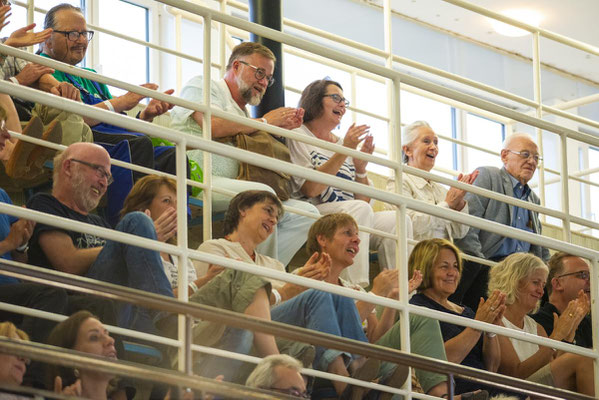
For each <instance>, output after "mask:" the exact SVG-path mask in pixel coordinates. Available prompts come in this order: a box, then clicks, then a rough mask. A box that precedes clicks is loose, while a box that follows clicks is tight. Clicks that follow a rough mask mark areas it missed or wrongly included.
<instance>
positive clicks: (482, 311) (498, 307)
mask: <svg viewBox="0 0 599 400" xmlns="http://www.w3.org/2000/svg"><path fill="white" fill-rule="evenodd" d="M505 307H506V306H505V293H502V292H500V291H499V290H494V291H493V293H491V296H489V298H488V299H487V301H485V300H484V299H483V298H482V297H481V299H480V302H479V303H478V309H477V310H476V315H475V316H474V319H475V320H477V321H482V322H486V323H489V324H495V325H500V323H501V318H503V313H504V312H505Z"/></svg>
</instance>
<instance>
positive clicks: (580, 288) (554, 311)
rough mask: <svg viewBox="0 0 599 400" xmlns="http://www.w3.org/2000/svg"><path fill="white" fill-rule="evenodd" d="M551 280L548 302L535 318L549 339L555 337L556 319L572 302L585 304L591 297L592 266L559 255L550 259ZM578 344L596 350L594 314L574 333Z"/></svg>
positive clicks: (580, 259)
mask: <svg viewBox="0 0 599 400" xmlns="http://www.w3.org/2000/svg"><path fill="white" fill-rule="evenodd" d="M547 265H548V266H549V276H548V278H547V288H546V290H547V294H548V296H549V299H548V301H546V302H545V303H544V304H542V305H541V308H540V309H539V311H537V312H536V313H535V314H533V315H531V317H532V318H533V319H534V320H535V321H536V322H537V323H538V324H540V325H541V326H542V327H543V328H544V329H545V332H546V333H547V335H551V334H552V333H553V325H554V321H555V318H556V316H558V317H559V316H560V315H561V314H563V312H564V310H565V309H566V308H567V307H568V305H569V304H570V302H571V301H576V300H578V301H585V300H584V297H585V296H586V299H590V296H591V283H590V278H591V274H590V271H589V265H588V264H587V262H586V261H585V260H583V259H582V258H580V257H576V256H573V255H571V254H568V253H564V252H561V251H560V252H557V253H555V254H554V255H553V256H551V258H550V259H549V262H548V263H547ZM573 343H574V344H577V345H578V346H582V347H588V348H592V347H593V326H592V324H591V316H590V314H588V315H585V316H584V318H583V319H582V320H581V321H580V324H579V325H578V328H576V332H575V333H574V341H573Z"/></svg>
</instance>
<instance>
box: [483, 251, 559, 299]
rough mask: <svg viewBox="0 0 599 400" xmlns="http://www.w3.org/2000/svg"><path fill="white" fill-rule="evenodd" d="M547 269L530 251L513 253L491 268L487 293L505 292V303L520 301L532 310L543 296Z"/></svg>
mask: <svg viewBox="0 0 599 400" xmlns="http://www.w3.org/2000/svg"><path fill="white" fill-rule="evenodd" d="M548 273H549V270H548V268H547V266H546V265H545V263H544V262H543V260H541V259H540V258H539V257H537V256H535V255H533V254H530V253H514V254H511V255H509V256H507V257H506V258H505V259H504V260H503V261H501V262H500V263H499V264H497V265H495V266H494V267H492V268H491V272H490V276H489V293H493V291H494V290H500V291H501V292H503V293H505V295H506V298H505V304H506V305H511V304H514V303H516V302H520V303H522V305H523V306H524V307H526V308H530V310H531V311H532V310H534V309H535V308H536V307H537V306H538V303H539V300H541V297H542V296H543V288H544V287H545V283H546V281H547V274H548Z"/></svg>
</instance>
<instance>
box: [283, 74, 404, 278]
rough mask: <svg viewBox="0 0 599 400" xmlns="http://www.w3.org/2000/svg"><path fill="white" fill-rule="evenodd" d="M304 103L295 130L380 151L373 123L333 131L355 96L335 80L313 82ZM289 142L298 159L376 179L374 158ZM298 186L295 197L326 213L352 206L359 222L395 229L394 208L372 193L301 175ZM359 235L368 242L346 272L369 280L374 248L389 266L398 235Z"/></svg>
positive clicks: (306, 164) (338, 172)
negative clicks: (375, 205)
mask: <svg viewBox="0 0 599 400" xmlns="http://www.w3.org/2000/svg"><path fill="white" fill-rule="evenodd" d="M299 106H300V107H301V108H303V109H304V110H305V114H304V124H303V125H302V126H301V127H299V128H297V129H295V130H294V131H295V132H297V133H299V134H302V135H306V136H308V137H312V138H318V139H321V140H324V141H325V142H329V143H335V144H338V145H342V146H345V147H347V148H350V149H353V150H356V149H357V148H358V146H360V151H362V152H363V153H365V154H372V152H373V151H374V140H373V136H372V135H371V134H370V127H369V126H368V125H356V124H355V123H354V124H352V125H351V126H350V127H349V129H348V131H347V133H346V134H345V137H343V138H340V137H337V136H335V135H334V134H333V133H332V130H333V129H335V127H336V126H338V125H339V124H340V122H341V119H342V118H343V116H344V115H345V111H346V108H347V107H348V106H349V101H348V100H347V99H346V98H345V97H344V96H343V88H342V87H341V85H340V84H339V83H337V82H335V81H331V80H318V81H314V82H312V83H311V84H309V85H308V86H307V87H306V88H305V89H304V91H303V92H302V97H301V99H300V102H299ZM288 145H289V150H290V152H291V161H292V162H293V163H294V164H298V165H301V166H304V167H306V168H311V169H315V170H317V171H319V172H324V173H326V174H330V175H334V176H337V177H339V178H342V179H347V180H349V181H353V182H358V183H362V184H364V185H370V182H369V180H368V175H367V173H366V165H367V164H368V161H364V160H360V159H358V158H352V157H348V156H346V155H344V154H341V153H336V152H333V151H329V150H325V149H322V148H320V147H318V146H313V145H310V144H306V143H302V142H298V141H295V140H290V141H289V142H288ZM292 190H293V192H294V194H293V195H294V197H296V198H298V199H302V200H308V201H309V202H310V203H312V204H314V205H315V206H316V208H318V210H319V211H320V213H321V214H323V215H326V214H331V213H337V212H346V213H348V214H350V215H351V216H353V217H354V218H355V219H356V221H357V222H358V225H361V226H367V227H369V228H374V229H378V230H381V231H384V232H388V233H392V234H395V213H394V212H390V211H381V212H376V213H375V212H374V211H373V210H372V207H371V206H370V204H369V203H370V198H369V197H367V196H364V195H360V194H356V193H352V192H349V191H346V190H342V189H339V188H336V187H334V186H328V185H325V184H322V183H318V182H312V181H308V180H305V179H302V178H299V177H293V178H292ZM406 222H408V224H407V232H406V233H407V236H408V238H411V237H412V227H411V224H410V223H409V221H406ZM359 236H360V240H361V241H362V242H363V243H364V244H365V246H364V248H363V249H362V251H360V252H359V253H358V254H357V255H356V260H355V262H354V263H353V264H352V265H351V266H350V267H349V268H347V269H346V270H344V271H343V277H344V278H345V279H346V280H348V281H350V282H351V283H354V284H358V285H361V286H367V285H368V283H369V270H370V269H369V254H368V250H369V248H370V249H373V250H377V251H378V260H379V264H380V265H381V267H382V268H383V269H393V268H395V251H396V247H397V243H396V241H395V240H394V239H388V238H381V237H380V236H378V235H375V236H373V237H370V234H368V233H366V232H360V233H359Z"/></svg>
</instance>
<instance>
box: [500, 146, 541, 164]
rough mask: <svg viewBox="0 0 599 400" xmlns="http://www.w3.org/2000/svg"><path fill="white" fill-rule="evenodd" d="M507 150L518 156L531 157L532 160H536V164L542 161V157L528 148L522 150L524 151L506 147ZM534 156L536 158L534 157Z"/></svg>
mask: <svg viewBox="0 0 599 400" xmlns="http://www.w3.org/2000/svg"><path fill="white" fill-rule="evenodd" d="M506 150H507V151H509V152H510V153H514V154H517V155H519V156H520V157H522V158H524V159H526V160H528V159H529V158H532V159H533V160H534V162H536V163H537V164H538V163H540V162H542V161H543V157H541V156H540V155H538V154H534V155H533V154H532V153H531V152H530V151H528V150H524V151H516V150H510V149H506ZM526 153H528V156H527V157H526V156H525V154H526ZM535 157H536V158H535Z"/></svg>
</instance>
